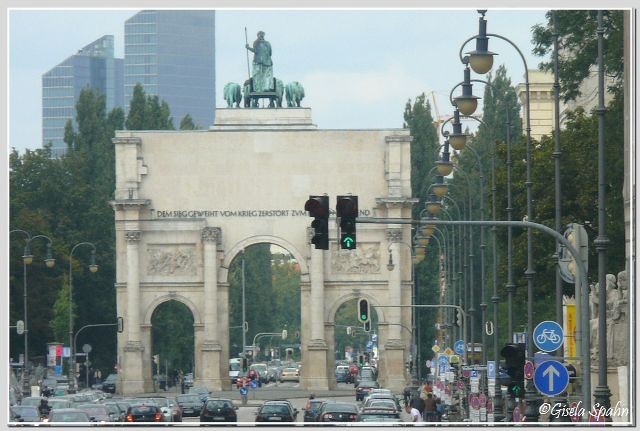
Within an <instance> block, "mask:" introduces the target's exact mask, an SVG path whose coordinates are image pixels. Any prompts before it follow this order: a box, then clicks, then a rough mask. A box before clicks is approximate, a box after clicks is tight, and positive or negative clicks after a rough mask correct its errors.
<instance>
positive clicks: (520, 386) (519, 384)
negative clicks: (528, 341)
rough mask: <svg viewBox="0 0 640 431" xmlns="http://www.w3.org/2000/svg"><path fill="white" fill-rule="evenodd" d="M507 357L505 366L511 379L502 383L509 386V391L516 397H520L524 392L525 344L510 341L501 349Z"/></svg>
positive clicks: (501, 353)
mask: <svg viewBox="0 0 640 431" xmlns="http://www.w3.org/2000/svg"><path fill="white" fill-rule="evenodd" d="M500 355H502V356H503V357H504V359H505V367H506V368H507V374H508V375H509V379H507V381H506V382H504V383H502V384H505V383H506V386H507V391H508V392H509V394H511V395H513V396H514V397H520V396H521V395H522V394H523V393H524V359H525V352H524V344H516V343H509V344H506V345H505V346H504V347H503V348H502V350H501V351H500Z"/></svg>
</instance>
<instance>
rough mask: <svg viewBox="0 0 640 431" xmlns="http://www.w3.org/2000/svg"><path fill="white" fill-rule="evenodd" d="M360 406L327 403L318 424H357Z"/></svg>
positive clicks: (320, 413)
mask: <svg viewBox="0 0 640 431" xmlns="http://www.w3.org/2000/svg"><path fill="white" fill-rule="evenodd" d="M357 418H358V406H356V405H355V404H353V403H342V402H326V403H324V404H323V405H322V408H321V409H320V412H319V413H318V422H355V421H356V419H357Z"/></svg>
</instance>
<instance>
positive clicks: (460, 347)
mask: <svg viewBox="0 0 640 431" xmlns="http://www.w3.org/2000/svg"><path fill="white" fill-rule="evenodd" d="M453 351H454V352H456V353H457V354H458V355H464V340H458V341H456V342H455V343H453Z"/></svg>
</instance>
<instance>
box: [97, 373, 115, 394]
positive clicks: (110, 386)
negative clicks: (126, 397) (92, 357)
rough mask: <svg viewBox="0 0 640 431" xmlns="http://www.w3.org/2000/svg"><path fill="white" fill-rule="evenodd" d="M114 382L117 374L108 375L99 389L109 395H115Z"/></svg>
mask: <svg viewBox="0 0 640 431" xmlns="http://www.w3.org/2000/svg"><path fill="white" fill-rule="evenodd" d="M116 380H118V375H117V374H109V375H108V376H107V378H106V379H104V381H103V382H102V386H101V389H102V391H104V392H108V393H110V394H115V393H116Z"/></svg>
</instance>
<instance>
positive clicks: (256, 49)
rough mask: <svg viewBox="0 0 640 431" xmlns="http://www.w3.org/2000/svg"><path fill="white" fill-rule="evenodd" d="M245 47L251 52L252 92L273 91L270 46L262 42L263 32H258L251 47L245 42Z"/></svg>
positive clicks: (264, 41)
mask: <svg viewBox="0 0 640 431" xmlns="http://www.w3.org/2000/svg"><path fill="white" fill-rule="evenodd" d="M245 47H246V48H247V49H248V50H249V51H251V52H253V70H252V72H253V73H252V74H251V78H252V79H253V91H255V92H261V91H273V90H274V88H273V63H272V62H271V44H270V43H269V42H267V41H266V40H264V31H259V32H258V38H257V39H256V40H255V42H253V47H251V46H249V43H248V41H247V43H246V45H245Z"/></svg>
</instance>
